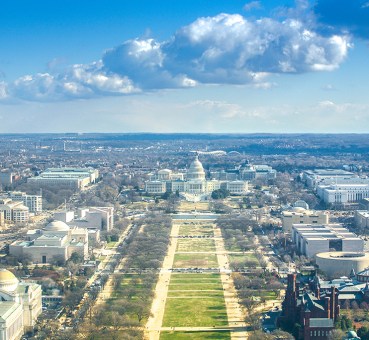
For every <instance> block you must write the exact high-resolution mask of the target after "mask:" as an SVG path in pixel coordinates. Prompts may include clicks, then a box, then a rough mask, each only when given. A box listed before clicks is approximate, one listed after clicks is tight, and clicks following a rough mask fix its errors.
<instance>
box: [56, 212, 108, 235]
mask: <svg viewBox="0 0 369 340" xmlns="http://www.w3.org/2000/svg"><path fill="white" fill-rule="evenodd" d="M54 219H56V220H58V221H63V222H64V223H67V224H68V225H69V226H71V227H72V226H77V227H79V228H86V229H95V230H99V231H101V230H106V231H110V230H111V229H113V227H114V208H113V207H89V208H80V209H78V210H77V214H75V213H74V212H73V211H58V212H55V213H54Z"/></svg>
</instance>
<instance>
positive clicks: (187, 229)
mask: <svg viewBox="0 0 369 340" xmlns="http://www.w3.org/2000/svg"><path fill="white" fill-rule="evenodd" d="M179 235H180V236H188V235H193V236H214V232H213V227H212V226H211V225H209V224H203V225H191V224H183V225H181V226H180V228H179Z"/></svg>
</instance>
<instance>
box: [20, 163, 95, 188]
mask: <svg viewBox="0 0 369 340" xmlns="http://www.w3.org/2000/svg"><path fill="white" fill-rule="evenodd" d="M98 177H99V171H98V170H96V169H93V168H49V169H47V170H45V171H44V172H42V173H41V174H40V175H39V176H36V177H31V178H28V180H27V182H29V183H32V184H34V185H37V186H39V187H43V186H46V187H47V186H55V185H67V186H70V187H71V188H73V189H81V188H83V187H86V186H87V185H90V184H92V183H95V182H96V181H97V179H98Z"/></svg>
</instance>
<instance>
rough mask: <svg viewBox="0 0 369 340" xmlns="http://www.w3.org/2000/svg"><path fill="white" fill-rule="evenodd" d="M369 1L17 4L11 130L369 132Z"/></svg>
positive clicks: (11, 51) (6, 30) (6, 11)
mask: <svg viewBox="0 0 369 340" xmlns="http://www.w3.org/2000/svg"><path fill="white" fill-rule="evenodd" d="M368 42H369V1H367V0H339V1H337V0H298V1H292V0H284V1H283V0H282V1H281V0H274V1H270V0H268V1H266V0H264V1H263V0H260V1H239V0H175V1H174V0H157V1H147V0H135V1H132V0H130V1H128V0H110V1H100V0H89V1H86V0H79V1H75V0H73V1H72V0H53V1H49V0H47V1H46V0H38V1H29V0H22V1H21V0H12V1H5V2H4V3H3V4H2V8H1V11H0V133H26V132H30V133H31V132H121V133H124V132H163V133H165V132H201V133H258V132H270V133H295V132H301V133H309V132H313V133H352V132H354V133H369V81H368V79H369V62H368V60H369V44H368Z"/></svg>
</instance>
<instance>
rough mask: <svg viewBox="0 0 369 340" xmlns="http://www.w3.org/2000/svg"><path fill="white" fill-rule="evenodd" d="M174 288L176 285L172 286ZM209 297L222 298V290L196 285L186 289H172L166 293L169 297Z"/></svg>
mask: <svg viewBox="0 0 369 340" xmlns="http://www.w3.org/2000/svg"><path fill="white" fill-rule="evenodd" d="M173 288H174V289H176V288H177V287H173ZM208 296H211V297H220V298H223V290H222V289H218V290H216V289H214V290H212V289H202V287H197V289H191V290H190V289H187V290H180V291H179V290H178V291H177V290H172V291H170V292H169V293H168V297H169V298H182V297H201V298H207V297H208Z"/></svg>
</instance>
